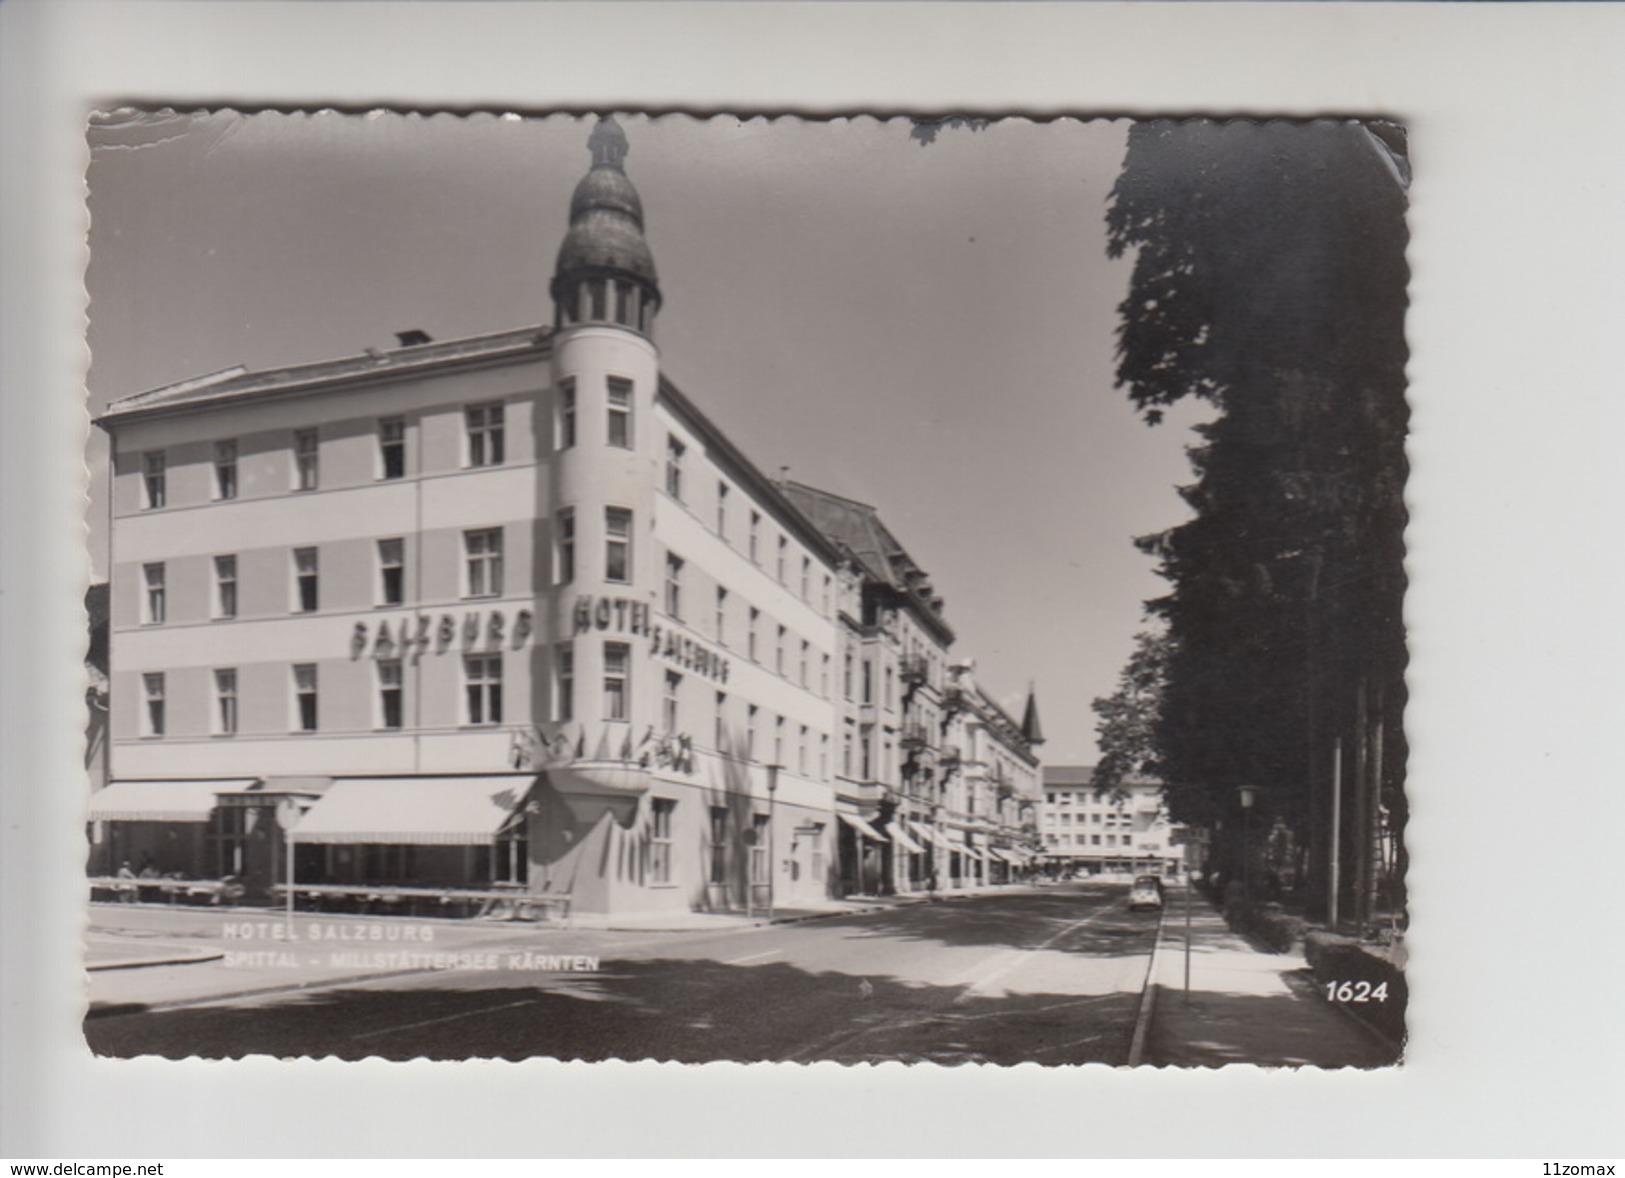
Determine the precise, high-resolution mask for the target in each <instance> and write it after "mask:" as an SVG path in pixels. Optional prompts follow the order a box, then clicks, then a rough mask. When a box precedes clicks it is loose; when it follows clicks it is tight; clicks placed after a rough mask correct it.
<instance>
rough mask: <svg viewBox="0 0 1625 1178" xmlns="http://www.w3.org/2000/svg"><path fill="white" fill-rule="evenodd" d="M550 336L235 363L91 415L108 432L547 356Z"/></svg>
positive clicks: (494, 335)
mask: <svg viewBox="0 0 1625 1178" xmlns="http://www.w3.org/2000/svg"><path fill="white" fill-rule="evenodd" d="M552 334H553V329H552V328H550V327H545V326H542V327H537V326H533V327H522V328H517V329H511V330H508V331H500V332H490V333H486V334H483V335H473V336H463V337H460V338H458V339H452V340H445V341H437V342H434V343H429V344H418V345H415V346H412V347H406V348H392V349H390V350H389V351H376V350H368V351H366V352H362V353H361V354H359V355H355V356H343V357H337V358H333V359H327V360H316V361H311V362H309V363H305V364H293V365H288V366H286V367H283V368H268V369H261V370H259V371H249V370H248V369H247V368H244V367H243V366H242V365H236V366H234V367H232V368H225V369H221V370H220V371H219V372H215V373H211V374H209V375H207V376H200V377H190V378H188V379H186V380H182V381H177V382H175V383H174V384H169V385H163V386H160V387H159V388H156V389H148V390H146V391H144V392H139V393H132V394H129V395H128V396H124V397H120V398H118V399H116V400H114V401H113V402H111V403H110V404H109V405H108V407H107V408H106V410H104V411H103V412H102V413H101V414H100V415H99V416H97V417H95V418H93V419H92V424H94V425H98V426H100V427H102V428H103V429H111V428H112V427H114V426H116V425H119V424H121V423H123V422H126V421H136V420H145V419H148V418H152V417H159V416H169V415H173V414H180V413H186V412H191V411H193V410H200V409H212V408H215V407H217V406H220V405H229V404H238V403H243V402H255V401H260V400H274V399H281V398H283V397H295V396H309V395H313V394H317V393H325V392H331V391H334V390H336V389H340V388H348V387H355V386H362V385H367V384H376V383H378V382H379V381H384V380H395V379H399V378H401V377H417V376H422V375H426V374H432V373H436V372H441V371H450V370H455V369H464V368H475V367H485V366H490V365H501V364H511V363H517V362H519V361H522V360H527V359H531V358H533V357H534V356H537V355H546V354H547V352H548V351H549V350H550V349H551V347H552Z"/></svg>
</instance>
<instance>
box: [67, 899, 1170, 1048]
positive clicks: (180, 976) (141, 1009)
mask: <svg viewBox="0 0 1625 1178" xmlns="http://www.w3.org/2000/svg"><path fill="white" fill-rule="evenodd" d="M1126 895H1127V889H1126V887H1125V886H1124V885H1121V884H1116V885H1066V886H1061V887H1053V888H1045V889H1041V890H1035V891H1028V892H1017V893H1009V894H993V895H984V896H974V897H967V898H964V899H955V900H950V901H944V902H937V903H929V904H916V905H909V906H904V907H897V908H889V909H882V910H878V911H875V912H868V913H861V914H843V915H840V916H835V917H826V918H823V919H819V920H812V921H807V922H804V923H798V924H784V925H771V926H765V927H754V928H738V929H727V930H722V931H699V932H668V933H656V932H637V933H624V932H622V933H617V932H609V931H588V930H564V929H549V928H537V927H519V928H516V927H513V926H509V927H491V926H486V925H480V926H470V925H467V924H462V925H446V924H443V923H441V922H435V927H436V928H447V929H450V930H455V932H454V934H452V936H446V935H442V936H441V937H440V938H439V941H438V942H437V943H436V944H433V945H401V944H393V943H386V944H375V943H367V942H360V943H355V944H336V945H335V944H323V945H321V946H320V947H319V951H318V949H317V948H316V947H314V946H310V945H308V944H306V945H295V946H290V945H288V944H287V943H286V942H277V941H273V940H256V941H253V942H251V943H243V944H241V945H237V946H235V949H236V950H254V951H257V952H260V953H266V954H271V955H272V956H267V957H265V958H260V957H253V958H239V959H224V960H217V961H207V962H201V963H195V964H185V965H174V966H157V967H151V968H142V969H113V970H105V971H100V972H97V973H95V974H92V975H91V977H92V981H91V999H92V1003H93V1008H92V1017H91V1018H90V1019H88V1020H87V1021H86V1024H85V1025H86V1035H87V1038H88V1040H89V1043H90V1046H91V1047H92V1049H93V1050H95V1051H96V1052H98V1053H100V1054H105V1055H117V1056H134V1055H143V1054H158V1055H165V1056H170V1057H184V1056H187V1055H199V1056H205V1057H233V1056H241V1055H247V1054H271V1055H278V1056H301V1055H312V1056H325V1055H333V1056H338V1057H340V1058H346V1059H355V1058H364V1057H366V1056H372V1055H377V1056H382V1057H385V1058H389V1059H411V1058H415V1057H418V1056H424V1057H428V1058H438V1059H460V1058H470V1057H482V1056H489V1057H500V1058H505V1059H523V1058H528V1057H531V1056H552V1057H556V1058H561V1059H591V1060H597V1059H644V1058H653V1059H662V1060H683V1061H700V1060H714V1059H738V1060H823V1059H829V1060H840V1061H845V1062H860V1061H866V1060H890V1059H901V1060H933V1061H938V1062H944V1063H954V1062H961V1061H989V1062H995V1063H1009V1064H1013V1063H1019V1062H1022V1061H1025V1060H1032V1061H1035V1062H1040V1063H1047V1064H1065V1063H1084V1062H1095V1061H1101V1062H1107V1063H1122V1062H1123V1061H1124V1060H1125V1059H1126V1056H1127V1053H1128V1046H1129V1040H1130V1037H1131V1035H1132V1032H1133V1025H1134V1019H1135V1015H1136V1012H1137V1009H1138V1003H1139V998H1140V992H1141V988H1142V984H1143V982H1144V980H1145V974H1146V967H1147V964H1148V958H1149V954H1150V951H1151V943H1152V936H1153V932H1154V930H1155V928H1156V923H1157V922H1156V917H1155V916H1154V915H1150V914H1138V913H1136V914H1130V913H1129V912H1127V910H1126V908H1125V900H1126ZM226 915H227V914H224V913H218V912H216V913H207V914H204V913H199V914H197V916H196V920H197V922H198V925H199V930H198V931H197V933H196V934H195V935H194V936H192V937H191V938H189V941H190V948H191V949H192V950H193V951H194V952H195V951H196V950H197V949H199V948H200V947H203V946H204V945H205V943H206V942H207V943H212V944H214V945H215V946H217V947H218V945H219V942H218V940H215V941H212V942H211V941H209V934H210V932H212V933H213V935H215V936H218V926H219V924H220V923H221V922H222V921H223V920H225V919H226ZM256 919H257V918H256ZM267 922H268V923H275V922H274V920H272V919H270V918H267ZM332 923H333V922H329V925H331V924H332ZM398 923H399V922H397V924H398ZM418 923H419V924H420V925H421V924H423V923H425V922H418ZM377 924H386V925H387V924H388V922H386V921H376V920H375V921H366V920H352V922H351V924H350V925H348V926H346V927H357V928H360V927H370V926H372V925H377ZM205 925H207V926H208V927H207V928H205V927H204V926H205ZM453 937H455V942H454V944H453V943H452V940H453ZM182 939H183V938H171V940H173V941H180V940H182ZM290 949H292V950H294V952H293V953H292V955H291V956H289V957H279V956H275V955H276V954H279V953H287V952H288V951H289V950H290ZM424 950H434V951H442V952H455V953H460V954H465V955H478V956H477V957H475V956H470V957H469V958H468V963H469V965H470V966H471V967H470V968H460V969H432V970H431V969H421V968H419V969H395V970H389V971H388V972H384V973H382V974H381V975H379V970H384V969H387V967H388V966H389V965H391V964H397V965H398V964H399V959H390V958H388V957H387V955H388V954H390V953H399V952H402V951H412V952H421V951H424ZM347 953H361V954H373V953H382V954H385V955H386V956H385V957H382V958H373V957H367V958H364V959H363V960H366V961H369V962H373V963H375V964H376V966H377V968H375V969H373V970H368V969H364V968H360V969H358V968H355V967H354V965H353V963H354V961H355V960H356V959H354V958H347V957H344V956H343V954H347ZM332 954H339V955H340V956H338V957H334V956H331V955H332ZM527 954H528V956H527ZM564 958H569V959H571V960H561V959H564ZM576 959H584V960H576ZM594 959H596V960H594ZM347 963H350V964H348V976H345V971H346V968H347ZM594 966H595V967H596V968H593V967H594ZM583 967H586V968H583ZM369 972H371V973H373V974H375V976H359V975H364V974H367V973H369ZM301 983H302V984H303V985H302V988H294V987H296V986H299V985H300V984H301ZM229 994H235V995H236V996H235V997H220V995H229Z"/></svg>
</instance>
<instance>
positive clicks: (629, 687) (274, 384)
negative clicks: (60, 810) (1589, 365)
mask: <svg viewBox="0 0 1625 1178" xmlns="http://www.w3.org/2000/svg"><path fill="white" fill-rule="evenodd" d="M588 145H589V149H590V151H591V155H592V164H591V167H590V170H589V171H588V172H587V174H586V176H585V178H584V179H582V180H581V181H580V183H579V184H578V186H577V187H576V189H575V193H574V196H573V198H572V201H571V206H570V227H569V229H568V231H567V233H566V236H565V239H564V241H563V244H562V245H561V247H560V250H559V254H558V260H557V265H556V269H555V274H554V278H553V282H552V288H551V290H552V297H553V302H554V316H553V322H552V324H551V326H541V327H531V328H525V329H523V330H517V331H507V332H501V333H496V334H490V335H483V336H478V337H473V338H466V339H458V340H451V341H443V342H436V341H434V340H432V339H430V338H429V337H428V336H427V335H426V334H425V333H423V332H421V331H408V332H402V333H401V334H400V336H399V341H398V342H399V346H398V347H396V348H393V349H390V350H387V351H372V350H369V351H368V352H366V353H365V354H363V355H359V356H353V357H348V358H343V359H338V360H333V361H326V362H321V363H314V364H302V365H297V366H292V367H287V368H281V369H275V370H269V371H259V372H250V371H246V370H243V369H241V368H235V369H229V370H227V371H224V372H219V373H215V374H212V375H208V376H204V377H200V378H197V379H194V380H188V381H184V382H181V383H179V384H175V385H170V386H167V387H165V388H160V389H156V390H153V391H150V392H143V393H138V394H135V395H133V396H127V397H124V398H122V399H120V400H117V401H115V402H113V403H112V405H111V406H110V407H109V408H108V410H107V411H106V412H105V413H104V414H103V415H102V416H101V417H100V418H99V419H98V421H97V424H98V425H99V426H101V427H102V428H103V429H104V430H106V431H107V433H108V435H109V437H110V440H111V462H112V468H113V472H112V494H111V506H110V514H111V521H110V536H111V541H110V542H111V590H110V613H111V626H110V629H111V656H110V672H109V681H110V685H111V705H110V711H109V716H110V749H111V778H112V780H111V784H110V785H109V786H108V787H107V788H106V789H104V790H102V791H100V792H98V793H97V794H96V795H95V796H94V797H93V799H92V802H91V814H90V816H91V819H92V824H91V838H92V844H93V845H92V873H93V874H103V875H105V874H112V873H113V872H114V871H116V870H117V869H118V867H119V865H120V864H122V863H131V864H132V865H134V864H137V863H146V864H149V865H151V866H152V867H153V868H155V869H156V870H158V871H160V872H163V873H166V874H177V875H181V876H186V877H200V878H204V877H206V878H219V877H222V876H227V875H229V876H235V877H238V878H240V879H241V880H242V881H243V882H244V884H245V886H246V887H247V890H248V894H249V896H250V897H251V898H263V897H267V896H270V895H272V894H274V893H275V891H276V888H277V886H278V885H284V884H286V883H287V882H288V873H289V868H288V867H287V866H286V864H288V863H291V865H292V877H293V880H294V881H296V882H297V883H298V884H299V885H302V886H310V887H317V886H327V887H345V886H355V887H359V888H366V887H374V886H377V887H394V888H397V889H399V888H410V887H421V888H425V889H430V888H440V889H461V890H475V891H477V890H481V889H490V890H512V891H517V892H529V893H553V894H567V895H569V896H570V898H571V904H572V906H573V907H574V908H575V909H577V910H578V911H583V912H616V913H638V912H658V911H670V910H688V909H702V910H713V911H714V910H735V909H742V908H749V907H753V906H762V905H766V904H769V903H777V904H779V905H794V904H796V903H798V902H807V901H815V900H818V899H821V898H823V897H826V896H828V895H831V894H838V893H840V892H842V891H864V890H868V891H876V890H892V889H899V888H901V889H908V888H920V887H927V886H933V885H934V886H939V887H948V886H953V884H954V883H956V882H957V883H959V884H961V885H963V886H968V885H969V884H970V883H972V882H987V881H994V880H1003V879H1008V878H1011V876H1012V869H1013V867H1014V865H1016V864H1019V863H1021V862H1023V861H1024V860H1025V858H1026V857H1027V854H1028V853H1029V852H1030V851H1032V850H1035V849H1036V841H1035V839H1034V837H1033V836H1034V834H1035V828H1034V827H1032V826H1030V825H1023V824H1024V823H1030V819H1031V814H1030V812H1029V810H1028V809H1025V808H1024V807H1029V806H1031V805H1033V804H1035V803H1036V800H1037V775H1038V762H1037V757H1036V753H1035V752H1034V748H1035V745H1036V742H1035V741H1034V740H1032V739H1030V735H1031V734H1028V733H1024V731H1023V729H1022V727H1021V726H1020V725H1017V724H1015V723H1014V722H1013V721H1011V720H1010V719H1009V717H1008V716H1006V715H1004V713H1003V712H1001V711H1000V710H999V709H998V708H997V707H996V706H995V705H993V704H992V703H991V701H989V700H988V699H986V698H985V697H984V696H982V695H981V694H980V693H979V692H977V691H975V690H974V688H973V687H971V686H967V685H966V684H965V683H962V682H960V681H959V680H957V679H956V678H955V676H956V675H962V674H963V672H962V671H956V670H955V669H954V668H953V667H952V666H951V665H950V663H949V660H948V655H947V651H948V646H949V644H950V643H951V642H952V639H953V635H952V632H951V631H950V630H949V629H948V627H947V625H946V623H945V622H943V621H942V618H941V611H942V603H941V599H940V598H938V597H936V596H935V595H934V594H933V593H932V592H931V591H930V588H929V586H928V585H925V584H924V583H923V577H921V576H920V575H918V574H917V571H916V570H912V567H911V566H910V565H908V564H907V563H906V554H905V556H904V563H902V564H899V563H896V562H895V561H892V560H891V554H890V553H889V552H887V553H886V554H885V559H884V560H882V561H880V562H878V563H876V562H872V561H871V560H870V558H869V554H867V553H866V552H864V551H861V550H858V549H854V548H853V547H851V546H850V545H849V544H848V543H847V542H846V537H845V533H843V532H842V531H841V529H840V528H838V527H832V526H831V525H830V521H829V520H828V519H826V518H825V516H824V515H821V514H819V513H818V512H816V511H814V510H813V504H812V502H811V499H810V496H811V495H812V494H813V493H811V492H809V491H808V490H807V489H805V488H800V487H797V486H795V485H793V484H790V485H782V486H781V485H779V484H776V483H775V482H773V481H772V480H770V479H768V478H766V477H765V476H764V475H763V474H762V473H761V472H760V471H758V469H757V468H756V466H755V465H754V464H753V463H752V462H751V461H750V460H749V459H748V458H747V457H746V456H745V455H743V454H742V453H740V452H739V450H738V449H736V448H735V447H734V446H733V444H732V443H730V442H729V441H728V439H727V438H726V437H725V436H724V435H723V434H722V433H721V431H720V430H718V429H717V427H716V426H715V425H713V424H712V423H711V422H710V421H709V420H708V419H707V418H706V416H705V415H704V414H703V413H702V412H701V411H700V410H699V409H698V408H697V407H696V406H695V404H694V403H693V402H692V401H690V400H689V399H688V397H687V396H686V395H685V394H684V393H682V392H681V391H680V390H679V389H677V388H676V387H675V386H674V385H673V384H672V383H671V382H670V381H669V380H668V379H666V378H665V377H664V376H663V375H662V372H661V367H660V358H659V353H658V351H657V349H656V346H655V343H654V329H655V322H656V318H657V315H658V312H659V310H660V307H661V292H660V286H659V283H658V279H657V276H656V271H655V266H654V261H653V257H652V255H651V252H650V250H649V247H648V244H647V242H646V240H645V238H644V232H643V230H644V222H643V211H642V205H641V201H640V199H639V196H638V194H637V192H636V191H635V190H634V188H633V186H632V184H631V182H630V181H629V180H628V178H627V175H626V173H625V170H624V168H623V160H624V157H625V155H626V153H627V142H626V139H625V136H624V134H623V133H622V131H621V129H620V128H619V127H618V126H617V125H616V124H615V122H614V121H613V120H611V119H604V120H601V121H600V122H599V124H598V125H597V127H596V129H595V130H594V131H593V132H592V135H591V138H590V139H589V144H588ZM860 506H861V505H860ZM870 510H871V514H872V509H870ZM899 552H900V549H899ZM860 667H861V671H860V670H859V668H860ZM859 674H862V675H863V676H864V679H863V682H864V684H865V686H864V695H863V697H862V700H863V702H862V703H861V704H859V703H858V702H857V699H856V698H855V695H854V692H855V684H856V682H857V679H856V676H858V675H859ZM1032 715H1033V716H1034V717H1036V713H1032ZM1034 722H1036V720H1034Z"/></svg>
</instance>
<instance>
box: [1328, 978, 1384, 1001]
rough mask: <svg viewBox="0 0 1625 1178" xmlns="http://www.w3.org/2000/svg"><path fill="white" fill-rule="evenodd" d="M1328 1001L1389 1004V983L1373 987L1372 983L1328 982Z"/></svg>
mask: <svg viewBox="0 0 1625 1178" xmlns="http://www.w3.org/2000/svg"><path fill="white" fill-rule="evenodd" d="M1326 1000H1327V1001H1328V1002H1387V1001H1388V983H1387V982H1378V983H1377V984H1376V985H1375V986H1373V985H1372V984H1371V983H1370V982H1364V981H1362V982H1327V983H1326Z"/></svg>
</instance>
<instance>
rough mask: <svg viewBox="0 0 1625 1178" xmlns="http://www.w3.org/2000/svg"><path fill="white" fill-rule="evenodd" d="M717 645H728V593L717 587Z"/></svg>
mask: <svg viewBox="0 0 1625 1178" xmlns="http://www.w3.org/2000/svg"><path fill="white" fill-rule="evenodd" d="M717 645H718V646H727V645H728V591H727V590H726V589H724V588H722V587H721V586H720V585H719V586H718V587H717Z"/></svg>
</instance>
